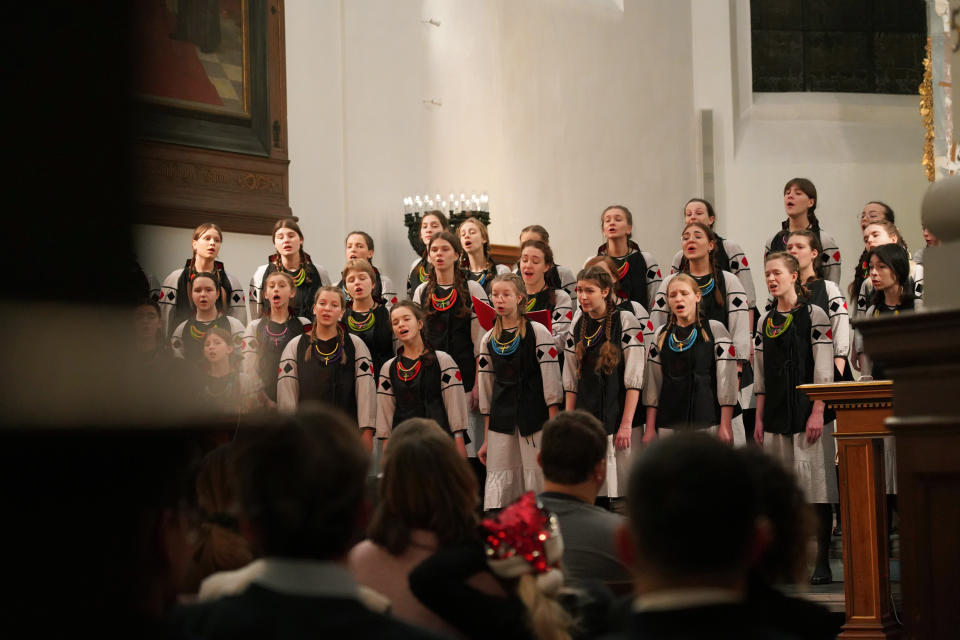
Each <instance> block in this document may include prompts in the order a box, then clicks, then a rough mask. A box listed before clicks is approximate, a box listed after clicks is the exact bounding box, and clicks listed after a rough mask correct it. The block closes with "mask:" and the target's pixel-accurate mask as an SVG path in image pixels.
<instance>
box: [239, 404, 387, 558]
mask: <svg viewBox="0 0 960 640" xmlns="http://www.w3.org/2000/svg"><path fill="white" fill-rule="evenodd" d="M369 462H370V461H369V457H368V455H367V453H366V451H365V450H364V448H363V444H362V442H361V440H360V436H359V434H358V432H357V425H356V423H351V421H350V420H349V419H348V418H347V417H346V415H344V414H343V413H341V412H340V411H338V410H336V409H334V408H332V407H329V406H324V407H320V408H307V409H306V410H302V411H301V413H300V414H298V415H297V416H296V417H291V418H287V419H285V420H283V421H282V422H281V423H280V424H277V425H274V426H267V427H265V428H262V429H259V430H257V431H256V432H255V433H253V434H251V436H250V438H249V439H248V440H247V441H246V442H245V443H244V444H243V445H242V446H241V447H240V448H239V451H238V452H237V456H236V459H235V468H236V473H237V495H238V497H239V500H240V506H241V512H242V519H245V520H246V521H247V523H248V525H249V526H248V527H247V528H246V530H247V531H248V532H249V534H250V537H251V538H252V540H251V541H252V542H253V544H254V547H255V549H256V550H257V551H258V552H259V554H260V555H263V556H274V557H285V558H297V559H311V560H338V559H342V558H343V556H344V555H345V554H346V553H347V551H348V550H349V548H350V546H351V545H352V544H353V543H354V542H356V540H357V538H358V536H359V534H360V533H361V531H362V528H363V526H364V524H365V523H364V519H365V516H366V513H365V509H366V507H365V500H364V498H365V486H366V485H365V479H366V475H367V468H368V467H369Z"/></svg>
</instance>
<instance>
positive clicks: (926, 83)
mask: <svg viewBox="0 0 960 640" xmlns="http://www.w3.org/2000/svg"><path fill="white" fill-rule="evenodd" d="M919 91H920V118H921V119H922V120H923V128H924V130H925V131H926V135H925V136H924V142H923V160H921V161H920V164H922V165H923V168H924V171H925V172H926V174H927V180H928V181H929V182H933V181H934V180H936V178H937V169H936V164H935V161H934V159H933V138H934V131H933V62H932V58H931V56H930V38H927V57H925V58H924V59H923V82H921V83H920V89H919Z"/></svg>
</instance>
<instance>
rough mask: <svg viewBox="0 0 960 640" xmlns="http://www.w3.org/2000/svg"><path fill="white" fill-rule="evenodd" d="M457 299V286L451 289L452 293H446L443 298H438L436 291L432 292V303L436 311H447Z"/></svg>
mask: <svg viewBox="0 0 960 640" xmlns="http://www.w3.org/2000/svg"><path fill="white" fill-rule="evenodd" d="M456 301H457V288H456V287H454V288H452V289H450V293H448V294H447V295H445V296H444V297H442V298H438V297H437V294H436V293H431V294H430V304H432V305H433V308H434V310H435V311H446V310H447V309H449V308H450V307H452V306H453V303H455V302H456Z"/></svg>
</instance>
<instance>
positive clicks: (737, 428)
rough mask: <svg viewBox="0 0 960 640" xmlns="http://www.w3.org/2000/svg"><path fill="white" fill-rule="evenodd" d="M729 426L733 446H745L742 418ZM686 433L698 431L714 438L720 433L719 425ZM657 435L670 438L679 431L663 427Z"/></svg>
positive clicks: (734, 420)
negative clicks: (731, 432) (731, 431)
mask: <svg viewBox="0 0 960 640" xmlns="http://www.w3.org/2000/svg"><path fill="white" fill-rule="evenodd" d="M730 426H731V428H732V430H733V446H735V447H742V446H744V445H746V444H747V442H746V440H745V437H746V434H745V433H744V430H743V418H742V417H741V416H737V417H735V418H734V419H733V421H732V422H731V423H730ZM688 431H690V432H691V433H692V432H693V431H698V432H700V433H707V434H710V435H711V436H714V437H715V436H716V435H717V434H718V433H719V432H720V425H718V424H715V425H713V426H712V427H707V428H705V429H695V430H694V429H690V430H688ZM658 433H659V435H660V437H663V436H671V435H673V434H675V433H680V431H679V430H676V429H666V428H664V427H660V429H659V431H658Z"/></svg>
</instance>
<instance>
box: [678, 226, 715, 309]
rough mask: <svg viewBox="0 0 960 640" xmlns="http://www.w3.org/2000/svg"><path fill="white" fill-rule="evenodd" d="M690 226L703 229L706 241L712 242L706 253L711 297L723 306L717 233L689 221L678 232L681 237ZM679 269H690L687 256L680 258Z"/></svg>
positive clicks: (687, 270)
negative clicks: (710, 281)
mask: <svg viewBox="0 0 960 640" xmlns="http://www.w3.org/2000/svg"><path fill="white" fill-rule="evenodd" d="M690 227H696V228H697V229H700V230H701V231H703V232H704V233H705V234H706V236H707V241H709V242H712V243H713V249H711V250H710V253H708V254H707V258H708V259H709V260H710V269H711V270H712V271H713V274H712V275H713V282H714V287H713V299H714V301H715V302H716V303H717V304H718V305H720V306H721V307H722V306H724V299H723V293H721V284H722V283H723V265H721V264H720V263H719V262H718V257H717V253H718V252H717V242H719V240H718V239H717V234H716V233H714V232H713V229H711V228H710V227H708V226H707V225H705V224H703V223H702V222H691V223H690V224H688V225H687V226H685V227H684V228H683V232H682V233H681V234H680V235H681V237H682V236H683V234H684V233H686V232H687V229H689V228H690ZM680 271H686V272H689V271H690V261H689V260H687V256H683V257H682V258H680ZM722 290H723V291H726V287H723V288H722Z"/></svg>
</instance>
